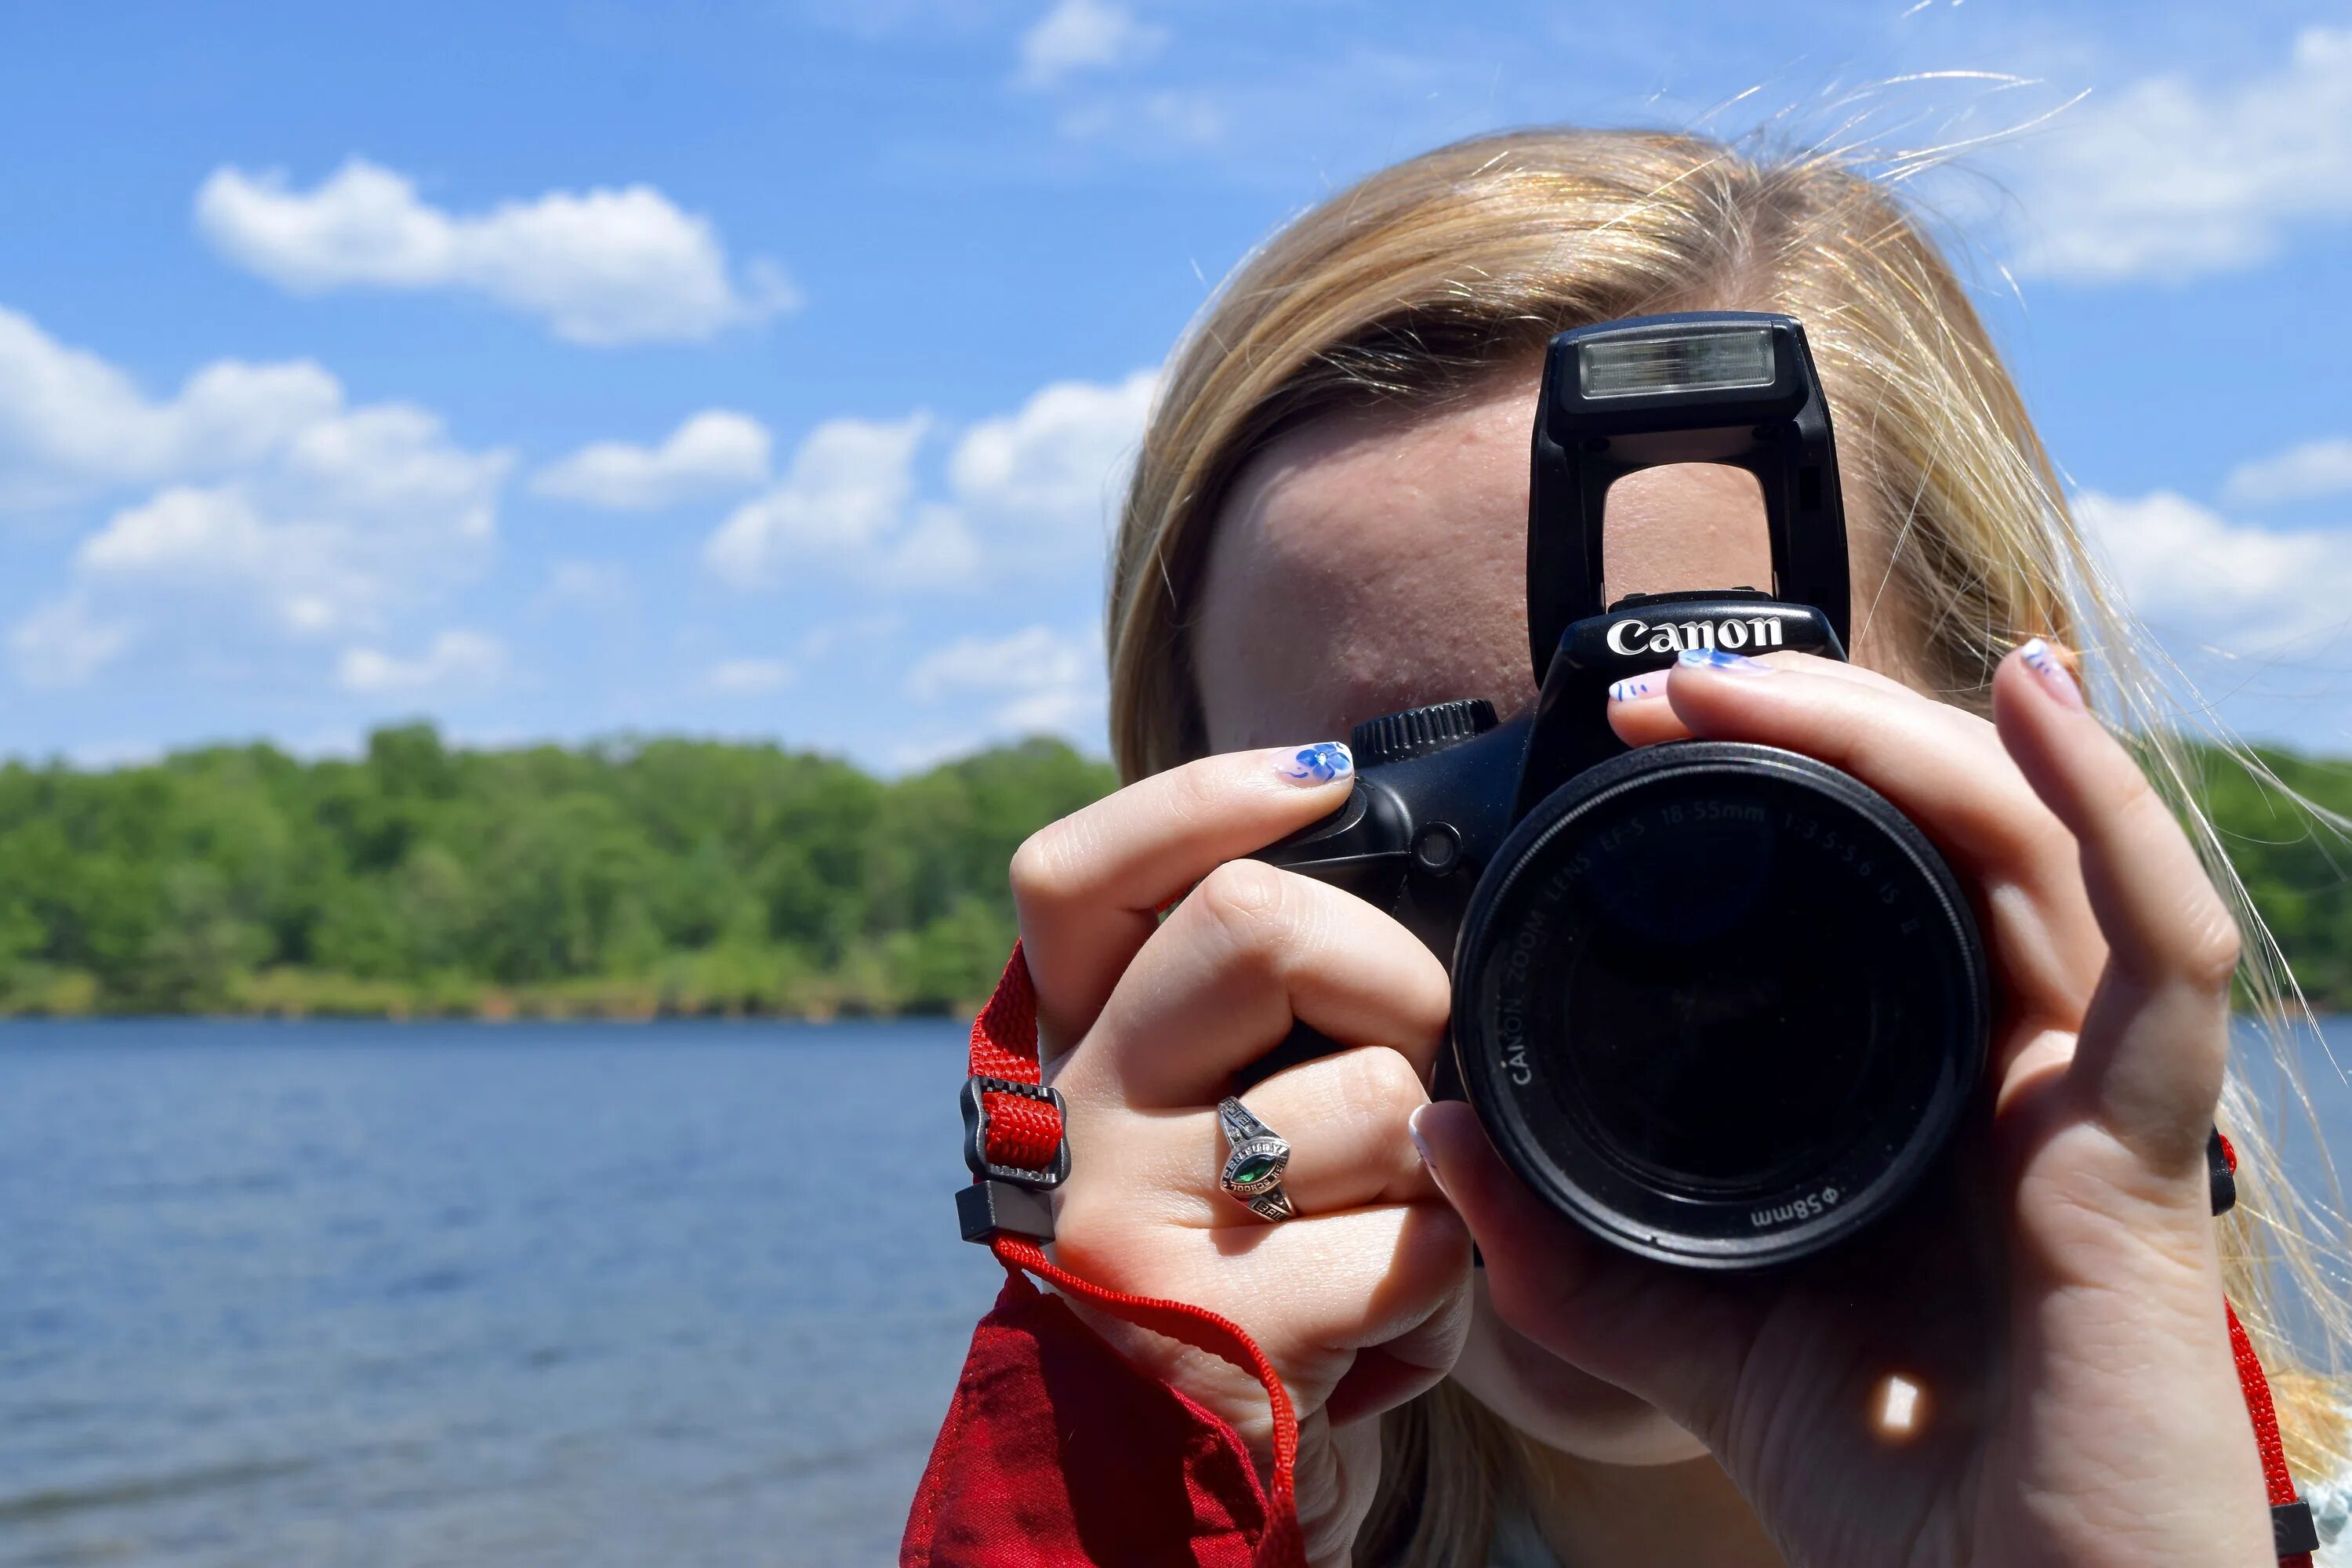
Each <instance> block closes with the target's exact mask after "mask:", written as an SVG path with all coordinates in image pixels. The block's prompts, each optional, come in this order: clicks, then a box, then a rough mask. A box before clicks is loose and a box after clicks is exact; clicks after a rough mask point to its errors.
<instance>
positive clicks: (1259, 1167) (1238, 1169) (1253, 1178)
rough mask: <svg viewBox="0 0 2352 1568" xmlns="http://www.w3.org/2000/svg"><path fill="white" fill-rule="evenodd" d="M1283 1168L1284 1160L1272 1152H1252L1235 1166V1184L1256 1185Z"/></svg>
mask: <svg viewBox="0 0 2352 1568" xmlns="http://www.w3.org/2000/svg"><path fill="white" fill-rule="evenodd" d="M1281 1169H1282V1162H1281V1161H1280V1160H1278V1159H1276V1157H1275V1156H1273V1155H1272V1154H1252V1155H1251V1156H1250V1157H1249V1158H1248V1159H1246V1160H1244V1161H1243V1162H1242V1163H1240V1164H1238V1165H1235V1166H1234V1173H1233V1178H1232V1179H1233V1184H1234V1185H1235V1186H1237V1187H1254V1186H1256V1185H1257V1184H1259V1183H1260V1182H1263V1181H1265V1180H1267V1179H1268V1178H1270V1177H1272V1176H1273V1175H1274V1174H1275V1173H1276V1172H1278V1171H1280V1170H1281Z"/></svg>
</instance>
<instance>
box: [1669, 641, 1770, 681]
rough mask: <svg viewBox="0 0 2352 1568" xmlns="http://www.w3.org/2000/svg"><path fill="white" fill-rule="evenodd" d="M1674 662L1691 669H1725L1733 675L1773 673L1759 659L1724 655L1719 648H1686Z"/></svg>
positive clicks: (1676, 656)
mask: <svg viewBox="0 0 2352 1568" xmlns="http://www.w3.org/2000/svg"><path fill="white" fill-rule="evenodd" d="M1675 663H1676V664H1679V665H1683V666H1685V668H1691V669H1727V670H1729V671H1731V672H1732V673H1733V674H1734V675H1770V674H1771V673H1773V670H1772V667H1771V666H1770V665H1769V664H1766V663H1765V662H1764V661H1763V660H1761V659H1754V658H1748V657H1746V656H1745V655H1742V654H1736V653H1726V652H1724V651H1723V650H1722V649H1721V648H1719V647H1686V648H1685V649H1683V651H1682V652H1680V653H1678V654H1676V655H1675Z"/></svg>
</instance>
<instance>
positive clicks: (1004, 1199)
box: [956, 1073, 1070, 1246]
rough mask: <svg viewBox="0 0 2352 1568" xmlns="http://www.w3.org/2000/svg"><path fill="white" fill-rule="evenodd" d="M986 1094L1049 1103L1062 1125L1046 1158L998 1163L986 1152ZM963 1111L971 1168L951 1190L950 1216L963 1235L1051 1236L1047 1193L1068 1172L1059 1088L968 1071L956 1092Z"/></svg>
mask: <svg viewBox="0 0 2352 1568" xmlns="http://www.w3.org/2000/svg"><path fill="white" fill-rule="evenodd" d="M988 1094H1016V1095H1019V1096H1021V1097H1022V1098H1023V1099H1024V1100H1036V1101H1038V1102H1039V1103H1040V1104H1043V1105H1048V1106H1051V1107H1052V1108H1053V1110H1054V1114H1055V1117H1056V1118H1057V1119H1059V1120H1060V1121H1061V1124H1062V1126H1063V1127H1064V1129H1065V1131H1064V1132H1063V1134H1062V1136H1061V1137H1060V1138H1059V1139H1057V1140H1056V1141H1055V1144H1054V1157H1053V1159H1052V1161H1051V1162H1050V1163H1047V1164H1045V1165H1044V1166H1042V1167H1038V1168H1034V1169H1033V1168H1031V1167H1029V1166H1025V1165H999V1164H996V1163H992V1161H991V1160H990V1159H989V1157H988V1102H987V1101H986V1100H984V1099H983V1098H982V1096H984V1095H988ZM957 1103H958V1106H959V1108H960V1109H961V1110H962V1112H963V1163H965V1164H966V1165H967V1166H969V1167H970V1168H971V1173H972V1177H973V1181H972V1184H971V1185H970V1186H968V1187H966V1188H964V1189H963V1190H962V1191H961V1192H959V1193H958V1194H956V1221H957V1226H958V1228H959V1229H961V1232H962V1233H963V1238H964V1239H965V1240H966V1241H976V1242H980V1243H982V1245H983V1246H984V1245H986V1244H987V1242H988V1241H989V1240H990V1239H991V1238H992V1237H994V1236H995V1235H996V1234H997V1233H998V1232H1000V1231H1010V1232H1012V1233H1013V1234H1014V1235H1016V1236H1027V1237H1035V1238H1036V1239H1037V1240H1039V1241H1051V1240H1053V1239H1054V1202H1053V1199H1052V1198H1051V1197H1049V1196H1048V1195H1047V1194H1050V1193H1051V1192H1052V1191H1053V1190H1054V1189H1055V1187H1058V1186H1060V1185H1061V1184H1063V1183H1064V1182H1066V1181H1067V1180H1069V1178H1070V1137H1069V1133H1068V1131H1066V1129H1067V1128H1068V1125H1069V1122H1068V1116H1069V1111H1068V1108H1067V1107H1066V1106H1065V1105H1064V1104H1063V1101H1062V1094H1061V1091H1060V1090H1059V1089H1048V1088H1046V1087H1045V1085H1044V1084H1041V1083H1023V1082H1021V1081H1020V1080H1018V1079H1009V1078H991V1077H989V1076H988V1075H987V1074H985V1073H974V1074H972V1075H971V1077H970V1078H968V1079H964V1084H963V1093H962V1094H961V1095H960V1096H959V1097H958V1100H957Z"/></svg>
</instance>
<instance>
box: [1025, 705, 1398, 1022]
mask: <svg viewBox="0 0 2352 1568" xmlns="http://www.w3.org/2000/svg"><path fill="white" fill-rule="evenodd" d="M1354 776H1355V763H1354V760H1353V758H1352V757H1351V756H1350V755H1349V752H1348V748H1347V747H1345V746H1343V745H1340V744H1339V743H1338V742H1319V743H1318V744H1317V745H1314V746H1306V747H1300V746H1279V747H1276V748H1275V749H1273V750H1271V751H1263V752H1228V753H1225V754H1223V755H1221V756H1214V757H1202V758H1201V759H1200V760H1199V761H1197V762H1191V763H1185V764H1184V765H1183V766H1181V767H1176V768H1171V769H1169V770H1168V771H1167V772H1166V773H1154V774H1153V775H1152V776H1151V777H1150V778H1148V779H1142V780H1139V781H1138V782H1137V783H1135V784H1129V785H1128V786H1127V787H1126V788H1125V789H1123V790H1120V791H1119V792H1118V794H1116V795H1108V796H1107V797H1105V798H1104V799H1102V800H1098V801H1097V802H1095V803H1094V804H1093V805H1089V806H1087V807H1085V808H1084V809H1082V810H1079V811H1076V812H1073V813H1071V814H1070V815H1069V816H1066V817H1063V818H1062V819H1061V820H1060V821H1058V822H1055V823H1053V824H1052V825H1050V826H1046V827H1044V828H1041V829H1040V830H1039V831H1037V832H1036V833H1035V834H1034V835H1032V836H1031V837H1029V839H1028V841H1027V842H1025V843H1024V844H1023V845H1022V846H1021V847H1020V848H1019V849H1018V850H1017V851H1015V852H1014V854H1013V864H1012V872H1011V875H1012V881H1013V904H1014V906H1015V908H1016V909H1017V910H1019V913H1020V919H1021V940H1022V950H1023V952H1024V954H1025V955H1026V956H1027V959H1028V962H1029V974H1030V978H1031V979H1032V980H1034V982H1035V983H1036V986H1037V1017H1038V1023H1039V1026H1040V1030H1041V1033H1042V1036H1043V1037H1044V1039H1045V1043H1046V1045H1047V1046H1048V1047H1049V1054H1050V1051H1051V1050H1057V1049H1059V1048H1060V1047H1063V1046H1064V1045H1066V1043H1067V1042H1069V1041H1073V1040H1076V1039H1077V1038H1078V1037H1080V1036H1082V1035H1084V1034H1085V1033H1086V1031H1087V1029H1088V1028H1089V1027H1091V1026H1092V1025H1093V1023H1094V1018H1095V1015H1096V1013H1097V1011H1099V1010H1100V1008H1101V1006H1102V1005H1103V999H1104V998H1105V997H1107V996H1108V995H1109V994H1110V993H1111V987H1112V986H1113V985H1114V984H1117V982H1118V976H1119V972H1120V971H1121V970H1123V969H1125V968H1126V967H1127V963H1128V960H1129V959H1130V958H1132V957H1134V956H1135V954H1136V952H1137V950H1139V948H1141V947H1142V946H1143V944H1144V942H1145V941H1146V940H1148V939H1149V938H1150V935H1151V932H1152V929H1153V927H1154V926H1155V925H1156V924H1157V913H1158V911H1159V910H1161V909H1163V908H1165V907H1166V906H1167V904H1168V903H1169V902H1170V901H1171V900H1174V899H1177V898H1179V897H1181V896H1182V894H1183V892H1184V890H1185V889H1188V888H1190V887H1191V886H1192V884H1193V883H1194V882H1196V881H1198V880H1200V879H1202V877H1204V876H1206V875H1208V873H1209V871H1210V870H1211V869H1212V868H1213V867H1215V866H1217V865H1218V864H1220V863H1221V862H1223V861H1226V860H1231V859H1233V858H1235V857H1237V856H1242V855H1247V854H1249V853H1250V852H1251V851H1252V850H1255V849H1262V848H1264V847H1265V846H1266V845H1268V844H1271V843H1273V842H1274V841H1275V840H1276V839H1277V838H1280V837H1283V836H1284V835H1286V834H1288V833H1292V832H1296V831H1297V829H1299V828H1301V827H1305V826H1307V825H1308V824H1309V823H1311V822H1314V821H1315V820H1316V819H1318V817H1322V816H1328V814H1329V813H1331V812H1332V811H1335V810H1337V809H1338V808H1339V805H1341V804H1342V803H1343V802H1344V801H1345V800H1346V799H1347V790H1348V788H1349V786H1350V784H1351V783H1352V781H1353V779H1354Z"/></svg>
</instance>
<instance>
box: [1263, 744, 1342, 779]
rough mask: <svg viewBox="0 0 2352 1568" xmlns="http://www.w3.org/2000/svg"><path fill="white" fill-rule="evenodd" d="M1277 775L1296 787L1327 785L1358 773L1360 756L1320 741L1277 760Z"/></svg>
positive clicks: (1339, 745)
mask: <svg viewBox="0 0 2352 1568" xmlns="http://www.w3.org/2000/svg"><path fill="white" fill-rule="evenodd" d="M1274 771H1275V772H1276V773H1280V774H1281V775H1282V776H1283V777H1284V778H1286V779H1288V780H1290V781H1291V783H1293V784H1329V783H1330V782H1331V781H1332V780H1333V779H1343V778H1346V777H1347V776H1348V775H1349V774H1350V773H1354V772H1355V771H1356V754H1355V753H1354V752H1350V751H1349V750H1348V748H1347V747H1346V746H1345V745H1344V744H1342V743H1341V742H1338V741H1318V742H1315V743H1314V744H1313V745H1311V746H1301V747H1299V748H1298V749H1297V751H1295V752H1282V753H1281V754H1280V755H1278V756H1277V757H1276V759H1275V763H1274Z"/></svg>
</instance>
